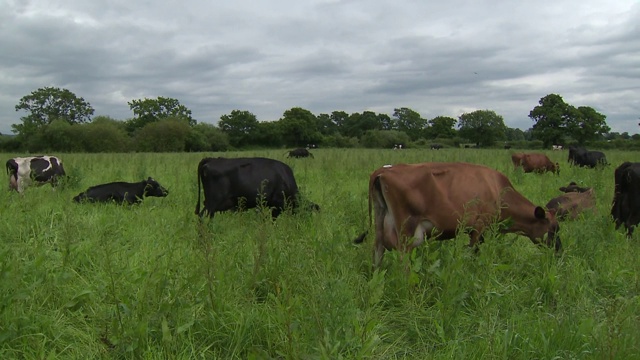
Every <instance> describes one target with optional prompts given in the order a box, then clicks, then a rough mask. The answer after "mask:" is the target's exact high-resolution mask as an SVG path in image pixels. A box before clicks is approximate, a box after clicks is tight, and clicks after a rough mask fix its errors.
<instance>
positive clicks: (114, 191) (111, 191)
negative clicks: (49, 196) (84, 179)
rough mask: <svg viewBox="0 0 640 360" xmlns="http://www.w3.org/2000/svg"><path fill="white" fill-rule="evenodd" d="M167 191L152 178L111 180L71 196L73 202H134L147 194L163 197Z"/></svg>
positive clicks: (137, 201) (139, 200)
mask: <svg viewBox="0 0 640 360" xmlns="http://www.w3.org/2000/svg"><path fill="white" fill-rule="evenodd" d="M168 194H169V191H168V190H167V189H165V188H163V187H162V186H161V185H160V184H159V183H158V182H157V181H155V180H154V179H152V178H148V179H147V180H142V181H140V182H135V183H128V182H122V181H117V182H111V183H108V184H101V185H96V186H92V187H90V188H88V189H87V190H86V191H84V192H81V193H80V194H78V195H76V196H75V197H74V198H73V201H75V202H84V201H88V202H111V201H114V202H116V203H118V204H123V203H125V202H126V203H128V204H136V203H139V202H141V201H142V199H144V198H145V197H147V196H156V197H165V196H167V195H168Z"/></svg>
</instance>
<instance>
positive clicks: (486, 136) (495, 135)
mask: <svg viewBox="0 0 640 360" xmlns="http://www.w3.org/2000/svg"><path fill="white" fill-rule="evenodd" d="M458 127H459V129H460V136H461V137H463V138H465V139H469V140H470V141H473V142H474V143H476V145H478V146H491V145H493V144H494V143H495V142H496V141H497V140H501V139H504V135H505V130H506V126H505V125H504V119H503V118H502V116H500V115H498V114H496V113H495V112H494V111H492V110H476V111H473V112H470V113H464V114H462V115H460V117H459V118H458Z"/></svg>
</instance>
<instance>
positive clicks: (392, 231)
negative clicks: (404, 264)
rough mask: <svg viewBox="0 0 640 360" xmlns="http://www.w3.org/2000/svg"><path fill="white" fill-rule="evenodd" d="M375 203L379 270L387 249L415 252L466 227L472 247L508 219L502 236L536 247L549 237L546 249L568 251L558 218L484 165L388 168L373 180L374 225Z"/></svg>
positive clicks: (371, 192) (358, 239) (462, 164)
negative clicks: (518, 236)
mask: <svg viewBox="0 0 640 360" xmlns="http://www.w3.org/2000/svg"><path fill="white" fill-rule="evenodd" d="M372 204H373V208H374V212H375V230H376V240H375V247H374V255H373V264H374V266H376V267H377V266H379V265H380V263H381V262H382V258H383V256H384V252H385V250H392V249H399V250H402V251H411V250H412V249H413V248H415V247H417V246H419V245H420V244H422V242H423V241H424V239H425V238H428V237H433V238H435V239H438V240H444V239H451V238H454V237H455V236H456V233H457V231H458V230H459V229H460V228H461V227H462V229H463V230H464V231H466V232H468V233H469V235H470V238H471V239H470V243H469V246H476V245H477V244H479V243H481V242H482V241H483V237H482V234H483V232H484V230H485V229H486V228H487V227H488V226H490V225H491V224H494V223H495V222H496V221H503V220H507V219H510V221H508V222H507V226H506V227H505V228H503V229H502V230H501V232H503V233H518V234H523V235H525V236H528V237H529V238H530V239H531V241H533V242H534V243H536V244H538V243H540V242H541V240H543V238H544V236H545V235H547V238H546V240H545V241H544V243H545V244H547V245H551V244H552V243H553V242H554V241H555V249H556V250H557V251H559V250H560V249H561V248H562V245H561V243H560V239H559V238H558V237H557V236H556V234H557V232H558V229H559V228H558V222H557V221H556V219H555V216H554V215H553V214H551V213H549V212H546V211H545V210H544V209H543V208H542V207H540V206H535V205H534V204H533V203H531V201H529V200H527V199H526V198H525V197H524V196H522V195H521V194H520V193H519V192H517V191H516V190H515V189H514V188H513V185H511V182H510V181H509V179H508V178H507V177H506V176H505V175H503V174H502V173H500V172H498V171H496V170H493V169H491V168H488V167H486V166H482V165H476V164H468V163H420V164H398V165H385V166H383V167H382V168H380V169H378V170H376V171H374V172H373V173H372V174H371V176H370V179H369V222H371V207H372ZM366 234H367V232H365V233H363V234H362V235H360V236H359V237H358V238H357V239H355V242H356V243H359V242H362V241H363V240H364V237H365V236H366Z"/></svg>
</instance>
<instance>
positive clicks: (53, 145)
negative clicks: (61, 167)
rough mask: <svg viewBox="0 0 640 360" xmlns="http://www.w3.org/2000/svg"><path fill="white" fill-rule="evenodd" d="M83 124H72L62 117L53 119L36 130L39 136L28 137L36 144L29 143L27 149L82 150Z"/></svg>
mask: <svg viewBox="0 0 640 360" xmlns="http://www.w3.org/2000/svg"><path fill="white" fill-rule="evenodd" d="M84 126H86V125H76V126H72V125H71V124H69V123H68V122H67V121H66V120H63V119H57V120H53V121H52V122H51V124H49V125H46V126H43V127H42V128H41V129H39V130H38V133H39V134H38V135H39V136H36V137H34V138H32V139H30V140H37V144H34V143H30V147H29V149H30V150H33V151H66V152H81V151H84V147H83V143H82V139H83V136H82V135H83V134H82V131H83V127H84ZM36 149H38V150H36Z"/></svg>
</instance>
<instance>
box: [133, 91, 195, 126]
mask: <svg viewBox="0 0 640 360" xmlns="http://www.w3.org/2000/svg"><path fill="white" fill-rule="evenodd" d="M127 104H129V108H130V109H131V110H132V111H133V115H134V117H133V118H132V119H130V120H128V121H127V131H129V133H133V132H135V131H137V130H139V129H142V128H143V127H144V126H146V125H147V124H150V123H153V122H156V121H159V120H161V119H165V118H169V117H171V118H174V119H182V120H184V121H186V122H187V124H188V125H189V126H194V125H195V124H196V123H197V121H196V120H195V119H193V117H191V110H189V109H188V108H187V107H186V106H184V105H182V104H180V101H178V100H176V99H173V98H166V97H162V96H159V97H158V98H157V99H147V98H145V99H138V100H131V101H129V102H128V103H127Z"/></svg>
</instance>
